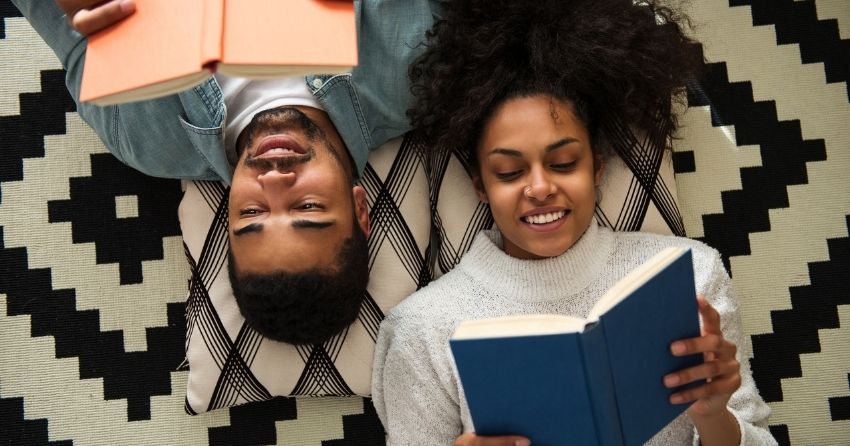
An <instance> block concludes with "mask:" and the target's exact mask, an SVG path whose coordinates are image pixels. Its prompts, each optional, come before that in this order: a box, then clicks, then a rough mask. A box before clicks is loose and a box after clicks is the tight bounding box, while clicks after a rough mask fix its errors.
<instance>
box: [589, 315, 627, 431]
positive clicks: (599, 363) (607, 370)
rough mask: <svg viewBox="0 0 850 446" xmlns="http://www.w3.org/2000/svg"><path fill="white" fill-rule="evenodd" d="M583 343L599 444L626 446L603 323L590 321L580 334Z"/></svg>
mask: <svg viewBox="0 0 850 446" xmlns="http://www.w3.org/2000/svg"><path fill="white" fill-rule="evenodd" d="M580 344H581V351H582V356H583V358H584V368H585V376H586V377H587V392H588V398H589V399H590V404H591V408H592V411H593V423H594V425H595V427H596V439H597V441H598V444H599V445H600V446H622V445H623V444H624V442H625V440H624V439H623V429H622V427H621V423H620V411H619V409H618V407H617V394H616V393H615V391H614V378H613V376H612V374H611V363H610V361H609V360H608V348H607V346H606V344H605V331H604V330H603V329H602V323H601V322H596V323H594V324H591V325H588V326H587V327H586V328H585V330H584V332H583V333H582V335H581V337H580Z"/></svg>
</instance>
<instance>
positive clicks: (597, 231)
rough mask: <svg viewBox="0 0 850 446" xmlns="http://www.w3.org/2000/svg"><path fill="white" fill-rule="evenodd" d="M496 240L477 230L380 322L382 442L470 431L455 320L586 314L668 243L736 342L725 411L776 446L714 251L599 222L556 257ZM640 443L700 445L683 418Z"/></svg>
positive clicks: (749, 434)
mask: <svg viewBox="0 0 850 446" xmlns="http://www.w3.org/2000/svg"><path fill="white" fill-rule="evenodd" d="M501 244H502V243H501V237H500V235H499V233H498V232H495V231H484V232H482V233H480V234H478V236H477V237H476V239H475V241H474V242H473V244H472V247H471V249H470V250H469V252H468V253H467V254H466V255H465V256H464V257H463V259H462V260H461V262H460V263H459V264H458V266H457V267H455V268H454V269H453V270H452V271H451V272H449V273H448V274H446V275H444V276H443V277H441V278H439V279H437V280H435V281H434V282H432V283H431V284H430V285H428V286H427V287H425V288H423V289H421V290H419V291H417V292H416V293H414V294H413V295H412V296H410V297H408V298H407V299H405V300H404V301H403V302H402V303H401V304H399V305H398V306H396V307H395V308H394V309H393V311H392V312H391V313H390V314H389V315H388V316H387V318H386V319H385V320H384V322H383V323H382V324H381V330H380V333H379V335H378V341H377V347H376V350H375V364H374V367H373V380H372V394H373V395H372V396H373V400H374V404H375V409H376V410H377V412H378V416H379V417H380V419H381V421H382V422H383V423H384V427H385V428H386V430H387V444H388V445H450V444H452V442H453V441H454V439H455V438H456V437H457V436H459V435H460V434H461V433H462V432H467V431H474V430H475V429H474V427H473V425H472V420H471V418H470V416H469V409H468V408H467V406H466V400H465V399H464V396H463V390H462V389H461V387H460V383H459V380H458V377H457V370H456V369H455V366H454V362H453V360H452V356H451V353H450V352H449V342H448V340H449V337H450V336H451V334H452V332H453V331H454V329H455V327H456V326H457V324H458V323H459V322H460V321H463V320H466V319H481V318H489V317H497V316H505V315H510V314H532V313H549V314H566V315H572V316H577V317H582V318H584V317H586V316H587V314H588V313H589V311H590V308H591V307H592V306H593V304H595V303H596V301H597V300H598V299H599V298H600V297H601V296H602V295H603V294H604V293H605V291H606V290H607V289H608V288H610V287H611V286H612V285H613V284H614V283H615V282H616V281H617V280H619V279H620V278H622V277H623V276H625V275H626V274H627V273H628V272H630V271H631V270H632V269H634V268H636V267H637V266H639V265H640V264H641V263H643V262H644V261H645V260H647V259H648V258H650V257H652V256H653V255H654V254H656V253H657V252H659V251H660V250H662V249H663V248H665V247H668V246H674V245H675V246H687V247H690V248H692V251H693V259H694V270H695V275H696V287H697V291H698V292H699V293H702V294H704V295H705V296H706V297H707V299H708V300H709V302H711V304H712V306H714V308H715V309H717V311H718V312H719V313H720V315H721V326H722V330H723V334H724V336H725V337H726V338H727V339H729V340H731V341H732V342H734V343H735V344H737V346H738V361H739V362H740V363H741V377H742V384H741V388H740V389H739V390H738V391H737V392H735V394H734V395H733V396H732V399H731V400H730V402H729V408H730V409H731V411H732V413H733V414H734V415H735V416H736V417H737V419H738V422H739V424H740V427H741V433H742V441H741V443H742V444H744V445H764V444H776V442H775V441H774V439H773V438H772V437H771V435H770V433H769V432H768V430H767V417H768V415H769V413H770V409H769V408H768V407H767V405H766V404H765V403H764V402H763V401H762V399H761V397H760V396H759V394H758V391H757V390H756V387H755V384H754V382H753V379H752V376H751V375H750V368H749V361H748V357H749V351H750V345H749V338H748V337H747V336H744V334H743V332H742V329H741V323H740V318H739V316H738V314H737V310H738V304H737V301H736V300H735V297H734V296H733V294H732V289H731V282H730V279H729V276H728V275H727V274H726V271H725V269H724V267H723V263H722V262H721V260H720V257H719V255H718V253H717V252H716V251H715V250H713V249H711V248H709V247H707V246H706V245H704V244H701V243H699V242H696V241H694V240H689V239H684V238H678V237H665V236H659V235H654V234H647V233H627V232H611V231H609V230H607V229H604V228H600V227H598V226H596V224H591V226H590V228H589V229H588V230H587V231H586V232H585V234H584V235H583V236H582V237H581V239H580V240H579V241H578V243H576V244H575V245H574V246H573V247H571V248H570V249H569V250H568V251H567V252H566V253H564V254H562V255H560V256H558V257H554V258H549V259H543V260H520V259H517V258H513V257H510V256H508V255H506V254H505V253H504V252H503V251H502V249H501ZM507 359H509V358H507ZM532 440H533V439H532ZM647 444H652V445H687V444H694V445H698V444H699V439H698V438H697V435H696V429H695V428H694V427H693V424H692V423H691V422H690V419H689V418H688V417H687V415H685V414H682V415H681V416H679V417H678V418H676V419H675V420H674V421H673V422H671V423H670V424H669V425H667V427H665V428H664V429H663V430H661V431H660V432H659V433H658V434H657V435H656V436H655V437H653V438H652V439H651V440H650V441H649V442H648V443H647Z"/></svg>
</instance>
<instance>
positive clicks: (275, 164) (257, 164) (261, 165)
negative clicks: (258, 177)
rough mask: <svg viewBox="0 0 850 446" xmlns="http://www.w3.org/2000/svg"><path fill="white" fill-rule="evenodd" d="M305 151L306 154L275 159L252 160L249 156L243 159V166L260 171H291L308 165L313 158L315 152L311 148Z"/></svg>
mask: <svg viewBox="0 0 850 446" xmlns="http://www.w3.org/2000/svg"><path fill="white" fill-rule="evenodd" d="M306 150H307V153H303V154H298V155H291V156H287V157H285V158H275V159H263V158H254V157H253V156H250V155H249V156H248V157H247V158H245V166H246V167H250V168H252V169H260V170H272V169H274V170H284V171H286V170H292V168H293V167H295V166H299V165H302V164H306V163H309V162H310V160H312V159H313V158H314V157H315V155H316V151H315V150H314V149H313V148H312V147H307V148H306Z"/></svg>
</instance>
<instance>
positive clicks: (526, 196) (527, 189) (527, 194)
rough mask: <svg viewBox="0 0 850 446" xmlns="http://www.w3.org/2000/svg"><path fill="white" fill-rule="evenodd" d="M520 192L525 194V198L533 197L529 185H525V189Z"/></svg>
mask: <svg viewBox="0 0 850 446" xmlns="http://www.w3.org/2000/svg"><path fill="white" fill-rule="evenodd" d="M522 193H523V195H525V198H533V197H532V196H531V185H528V186H525V189H523V190H522Z"/></svg>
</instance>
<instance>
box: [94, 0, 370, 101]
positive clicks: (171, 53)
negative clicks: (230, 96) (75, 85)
mask: <svg viewBox="0 0 850 446" xmlns="http://www.w3.org/2000/svg"><path fill="white" fill-rule="evenodd" d="M356 34H357V33H356V29H355V19H354V6H353V3H352V2H351V1H340V0H136V12H135V13H134V14H133V15H131V16H130V17H128V18H127V19H125V20H123V21H122V22H120V23H118V24H116V25H114V26H112V27H110V28H109V29H106V30H103V31H101V32H98V33H96V34H94V35H92V36H90V37H89V42H88V48H87V51H86V61H85V66H84V68H83V79H82V85H81V87H80V100H81V101H84V102H92V103H95V104H98V105H112V104H118V103H124V102H131V101H139V100H144V99H152V98H156V97H160V96H165V95H168V94H172V93H176V92H180V91H183V90H185V89H188V88H190V87H192V86H195V85H197V84H199V83H201V82H203V81H204V80H206V79H207V78H208V77H209V76H210V74H211V73H213V72H215V71H219V72H221V73H224V74H227V75H230V76H244V77H253V78H260V79H263V78H265V79H268V78H273V77H280V76H295V75H307V74H333V73H343V72H347V71H349V70H351V68H352V67H353V66H355V65H357V35H356Z"/></svg>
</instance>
